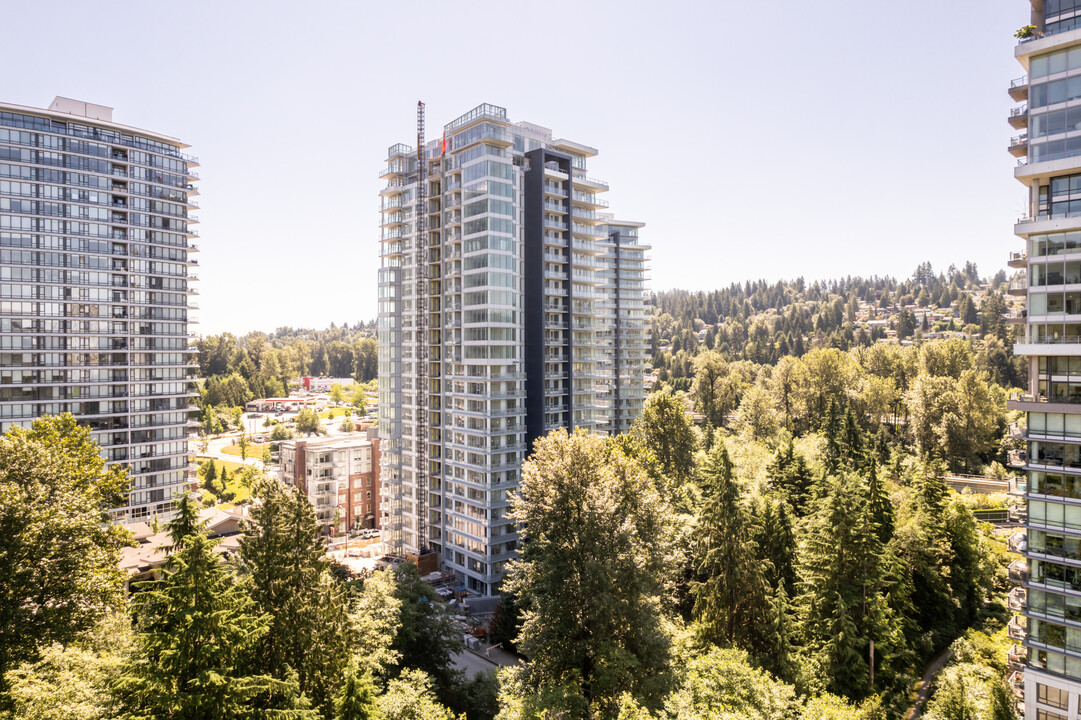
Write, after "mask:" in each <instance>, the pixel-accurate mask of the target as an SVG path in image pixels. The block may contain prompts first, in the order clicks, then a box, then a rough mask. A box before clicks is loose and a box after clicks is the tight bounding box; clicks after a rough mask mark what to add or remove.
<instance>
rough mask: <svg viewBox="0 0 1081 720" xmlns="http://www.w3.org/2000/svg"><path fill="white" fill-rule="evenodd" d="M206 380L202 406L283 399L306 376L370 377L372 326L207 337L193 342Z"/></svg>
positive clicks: (373, 358) (361, 379) (285, 329)
mask: <svg viewBox="0 0 1081 720" xmlns="http://www.w3.org/2000/svg"><path fill="white" fill-rule="evenodd" d="M197 348H198V350H199V371H200V375H201V376H202V377H203V378H205V383H204V385H203V392H202V396H201V399H200V403H201V405H202V406H203V407H204V408H206V407H208V406H209V407H236V406H243V405H244V403H246V402H248V401H249V400H252V399H255V398H264V397H283V396H284V395H285V394H286V393H287V392H288V389H289V383H290V381H291V380H293V379H295V378H297V377H302V376H305V375H311V376H316V377H318V376H328V377H352V378H354V379H355V380H357V382H368V381H370V380H372V379H374V378H375V376H376V370H377V367H378V357H377V352H376V344H375V323H374V321H373V322H369V323H357V324H356V325H353V326H347V325H342V326H341V327H337V326H335V325H333V324H332V325H331V326H330V327H329V328H328V329H326V330H306V329H293V328H288V327H283V328H278V329H277V330H276V331H274V332H273V333H271V334H267V333H262V332H252V333H248V334H247V335H244V336H243V337H240V338H237V337H236V336H234V335H232V334H230V333H222V334H220V335H209V336H207V337H205V338H201V339H200V340H199V341H198V343H197Z"/></svg>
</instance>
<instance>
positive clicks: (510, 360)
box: [379, 105, 649, 594]
mask: <svg viewBox="0 0 1081 720" xmlns="http://www.w3.org/2000/svg"><path fill="white" fill-rule="evenodd" d="M418 121H419V122H418V138H421V139H422V138H423V134H424V117H423V106H421V108H420V112H419V113H418ZM418 145H419V147H411V146H408V145H404V144H398V145H394V146H392V147H391V148H390V150H389V152H388V159H387V167H386V169H385V170H384V171H383V173H382V175H381V177H384V178H385V179H386V181H387V185H386V186H385V187H384V188H383V190H382V191H381V192H380V196H381V203H380V210H381V216H382V220H381V225H382V237H381V256H382V267H381V268H380V270H379V431H380V437H381V439H382V443H383V444H382V453H381V456H382V481H381V486H382V490H383V501H382V512H383V530H384V533H383V534H384V539H385V540H386V541H387V542H388V544H389V545H390V547H391V549H392V551H394V552H398V553H402V554H417V553H420V552H425V551H431V552H434V553H436V554H437V555H438V557H439V560H440V561H441V563H442V565H443V567H444V568H445V569H448V570H452V571H454V572H456V573H458V574H459V575H460V576H461V577H462V580H463V582H464V583H465V584H466V586H467V587H468V588H469V589H470V590H471V591H474V592H477V593H481V594H486V593H491V592H493V591H494V590H495V587H496V585H497V583H498V582H499V580H500V579H501V577H502V574H503V568H504V564H505V563H506V561H507V560H508V559H509V558H511V557H513V556H514V552H515V549H516V547H517V538H518V536H517V534H516V532H515V527H514V523H513V522H512V521H511V520H510V518H508V517H507V514H508V509H509V502H508V492H509V491H511V490H513V489H514V488H516V487H517V485H518V481H519V473H520V471H521V465H522V460H523V459H524V458H525V456H526V454H527V452H528V449H529V447H530V444H531V443H532V441H533V440H534V439H536V438H537V437H540V436H541V435H544V434H545V433H547V432H548V431H550V430H552V429H553V428H558V427H567V428H571V427H585V428H590V429H593V430H595V431H597V432H606V433H614V432H619V431H623V430H626V429H627V427H629V425H630V424H631V423H632V422H633V421H634V420H635V419H636V418H638V417H640V416H641V414H642V404H643V375H644V372H645V357H646V355H645V353H646V344H647V332H648V327H649V325H648V316H647V309H646V297H645V273H646V256H645V253H646V250H648V249H649V248H648V246H646V245H643V244H642V243H641V242H640V241H639V238H638V231H639V229H640V228H641V227H642V224H641V223H637V222H626V221H620V220H616V219H615V217H614V216H612V215H609V214H607V213H605V212H603V210H604V209H605V208H606V207H607V206H608V203H607V201H605V200H604V199H603V198H602V197H601V196H600V195H601V193H603V192H605V191H606V190H608V184H607V183H605V182H603V181H601V180H596V179H593V178H590V177H588V176H587V174H586V164H587V161H588V159H589V158H591V157H593V156H595V155H596V154H597V151H596V150H594V149H593V148H591V147H589V146H587V145H583V144H581V143H577V142H573V141H570V140H562V139H557V138H553V136H552V132H551V131H550V130H548V129H546V128H543V127H540V126H538V125H533V124H530V123H526V122H517V123H512V122H510V121H509V120H508V119H507V112H506V110H504V109H503V108H501V107H496V106H494V105H481V106H479V107H477V108H474V109H473V110H471V111H469V112H468V113H466V114H465V115H462V116H461V117H459V118H457V119H455V120H453V121H451V122H450V123H448V124H447V125H445V126H444V127H443V128H442V133H441V135H440V137H438V138H437V139H436V140H433V141H431V142H427V143H424V142H423V141H422V140H421V142H418Z"/></svg>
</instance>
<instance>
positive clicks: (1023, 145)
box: [1009, 133, 1028, 158]
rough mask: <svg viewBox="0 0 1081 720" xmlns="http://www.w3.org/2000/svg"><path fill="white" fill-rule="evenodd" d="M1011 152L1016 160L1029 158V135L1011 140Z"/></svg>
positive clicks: (1025, 134) (1018, 136)
mask: <svg viewBox="0 0 1081 720" xmlns="http://www.w3.org/2000/svg"><path fill="white" fill-rule="evenodd" d="M1009 151H1010V155H1013V156H1014V157H1015V158H1023V157H1028V133H1024V134H1022V135H1017V136H1016V137H1012V138H1010V147H1009Z"/></svg>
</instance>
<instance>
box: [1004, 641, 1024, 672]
mask: <svg viewBox="0 0 1081 720" xmlns="http://www.w3.org/2000/svg"><path fill="white" fill-rule="evenodd" d="M1006 667H1008V668H1009V669H1010V670H1024V669H1025V668H1026V667H1028V651H1027V650H1025V646H1024V645H1011V646H1010V649H1009V650H1007V651H1006Z"/></svg>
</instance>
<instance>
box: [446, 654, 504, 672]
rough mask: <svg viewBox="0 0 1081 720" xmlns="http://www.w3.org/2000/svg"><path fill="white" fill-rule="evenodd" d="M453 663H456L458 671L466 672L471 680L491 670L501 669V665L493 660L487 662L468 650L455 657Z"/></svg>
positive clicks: (452, 659)
mask: <svg viewBox="0 0 1081 720" xmlns="http://www.w3.org/2000/svg"><path fill="white" fill-rule="evenodd" d="M451 662H453V663H454V667H455V668H456V669H458V670H461V671H462V672H464V673H465V674H466V677H468V678H469V679H473V678H475V677H476V676H477V675H480V674H481V673H486V672H488V671H489V670H498V669H499V665H496V664H495V663H494V662H492V661H491V660H486V659H484V658H482V657H481V656H480V655H477V654H476V653H472V652H470V651H468V650H462V651H461V652H459V653H458V654H457V655H454V656H453V657H452V658H451Z"/></svg>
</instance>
